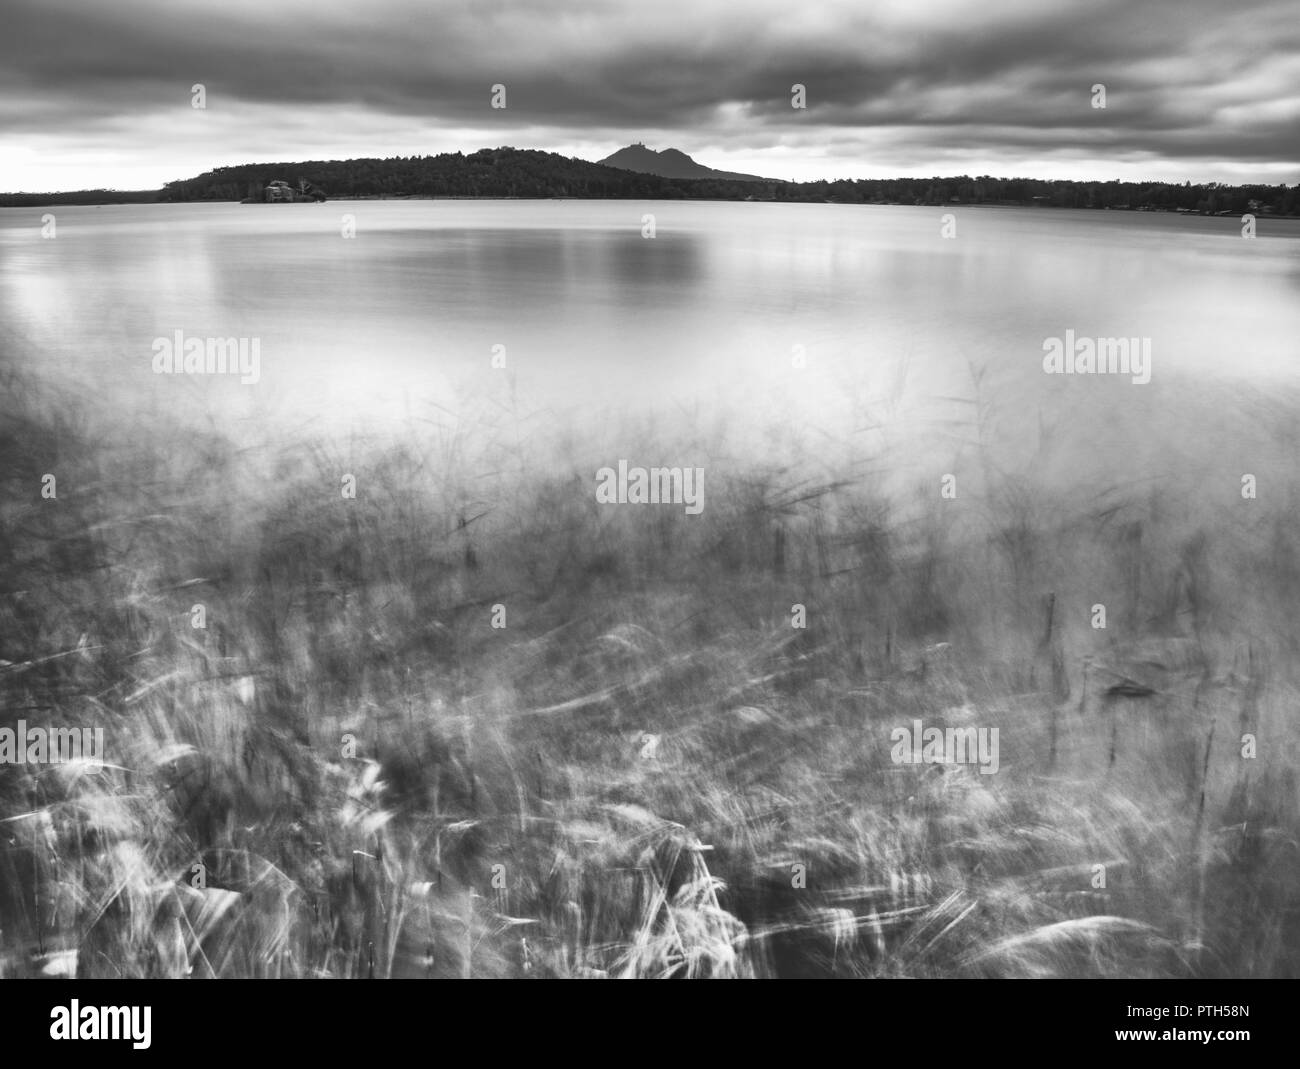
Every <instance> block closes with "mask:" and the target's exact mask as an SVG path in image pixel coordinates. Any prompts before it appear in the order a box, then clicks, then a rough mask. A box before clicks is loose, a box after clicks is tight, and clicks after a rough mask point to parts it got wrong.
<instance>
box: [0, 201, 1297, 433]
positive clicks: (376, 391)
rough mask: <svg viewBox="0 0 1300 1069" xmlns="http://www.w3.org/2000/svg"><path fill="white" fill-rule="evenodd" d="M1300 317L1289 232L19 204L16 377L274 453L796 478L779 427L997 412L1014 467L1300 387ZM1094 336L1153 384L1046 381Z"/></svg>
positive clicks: (935, 220) (528, 204)
mask: <svg viewBox="0 0 1300 1069" xmlns="http://www.w3.org/2000/svg"><path fill="white" fill-rule="evenodd" d="M945 211H951V213H952V219H951V220H950V221H949V223H950V224H951V225H950V226H949V227H948V229H949V230H950V231H951V230H952V229H953V227H954V226H955V233H953V236H951V237H945V236H944V234H943V232H944V229H945V219H944V215H945ZM47 213H49V214H52V215H53V216H54V224H53V225H54V236H53V238H47V237H43V236H42V232H43V229H45V230H47V231H48V229H49V228H48V226H46V227H43V222H42V220H43V217H46V216H47ZM650 216H653V233H654V236H653V237H647V236H645V234H646V233H648V232H649V231H648V226H649V223H650V220H649V219H648V217H650ZM349 217H350V218H349ZM349 229H353V230H354V233H355V236H352V237H347V236H344V235H345V232H346V231H348V230H349ZM1298 297H1300V221H1296V220H1274V219H1270V218H1268V217H1261V218H1260V219H1259V222H1258V236H1257V237H1256V238H1255V239H1253V240H1247V239H1244V238H1243V237H1242V224H1241V221H1240V220H1239V219H1236V218H1200V217H1187V216H1175V215H1162V214H1147V213H1129V212H1123V213H1121V212H1095V211H1094V212H1085V211H1053V210H1050V209H1040V210H1031V209H999V208H963V207H959V206H953V207H952V208H951V209H943V208H935V207H924V208H920V207H894V206H853V205H834V204H791V205H781V204H764V203H711V202H698V201H695V202H631V201H427V200H425V201H353V202H348V201H333V202H328V203H325V204H319V205H317V204H301V205H238V204H228V203H220V204H182V205H125V206H103V207H59V208H47V209H0V325H2V329H3V335H2V337H3V345H4V356H5V358H7V359H8V360H10V361H17V362H18V364H19V365H20V366H23V367H25V368H27V369H35V370H38V371H39V373H40V374H42V375H43V376H46V377H48V378H50V379H52V380H54V381H57V382H59V383H62V384H64V385H67V386H69V387H70V388H73V389H80V390H82V391H84V393H85V395H86V396H87V397H88V398H93V399H94V400H95V402H96V404H97V405H99V406H100V407H101V408H107V409H109V410H112V411H121V412H122V413H124V417H123V418H128V417H129V418H138V419H144V420H147V419H149V418H150V417H151V414H152V415H155V416H161V415H166V416H169V417H177V416H182V417H184V416H193V418H201V419H202V420H203V421H204V423H205V425H211V426H216V427H217V428H219V429H223V430H227V431H229V432H230V433H232V434H235V435H242V436H245V437H247V436H251V435H257V434H264V433H266V432H267V431H268V429H269V428H277V429H279V430H281V431H285V432H288V433H301V432H302V431H303V430H304V428H315V429H317V430H320V431H323V432H326V433H334V432H337V431H341V430H345V431H348V432H350V433H354V432H356V431H358V430H367V429H369V430H375V429H382V428H384V427H388V426H393V425H394V421H395V420H396V421H412V420H421V419H426V418H427V419H435V420H445V419H447V418H448V414H449V413H450V414H453V416H454V418H457V419H464V418H465V415H464V414H465V412H467V411H468V410H469V407H473V406H475V405H478V406H479V407H480V408H481V407H482V406H483V405H487V406H488V407H491V406H493V405H496V406H506V407H512V406H513V407H512V411H513V412H514V414H515V415H516V416H517V417H518V416H519V413H520V412H527V413H532V414H536V413H545V414H546V418H548V419H554V420H557V421H560V422H561V423H563V424H564V425H565V426H567V427H568V428H569V433H570V434H576V435H577V436H578V437H579V438H582V437H583V436H584V435H587V436H598V437H600V439H601V442H602V447H606V446H607V447H609V448H620V447H621V446H620V444H619V443H618V442H617V441H614V442H613V443H611V440H610V438H611V435H612V436H613V438H614V439H617V438H618V435H619V434H620V433H621V432H622V431H623V430H625V429H626V430H628V432H629V433H630V432H631V428H633V427H637V428H640V429H639V430H638V432H637V433H638V434H645V433H647V432H646V428H647V427H653V426H654V425H655V421H656V420H659V419H677V420H679V421H680V420H682V419H683V418H686V419H689V420H692V421H699V420H721V421H723V422H726V423H727V424H728V426H729V427H730V428H731V430H729V431H728V432H727V433H728V434H729V435H731V437H730V438H729V441H730V442H731V443H732V444H733V445H735V446H737V447H741V446H743V448H745V449H746V450H759V451H760V452H761V451H764V450H766V451H768V452H770V453H771V454H772V455H773V456H774V457H775V456H778V455H779V453H780V450H781V448H783V447H782V445H781V443H780V442H778V441H776V440H775V439H774V437H773V434H772V433H771V428H772V427H781V426H784V427H786V428H787V429H789V428H797V429H798V430H799V433H800V434H801V435H803V439H802V440H803V442H804V445H805V447H808V448H813V449H817V448H819V446H817V444H816V440H817V439H818V437H819V436H820V437H822V438H824V439H825V440H826V441H827V442H847V441H850V440H855V439H854V436H855V435H863V434H866V435H868V436H871V435H875V436H880V435H885V436H886V437H888V438H889V443H890V444H892V445H893V446H895V447H898V448H908V449H910V450H911V451H913V452H915V451H916V450H917V449H924V448H926V445H925V443H927V442H934V441H937V440H938V439H940V438H944V437H947V438H949V439H952V440H965V439H968V438H969V437H970V435H971V433H973V432H972V431H971V430H970V428H971V426H973V424H972V423H971V419H970V417H971V415H972V413H974V412H979V413H981V418H982V419H983V421H984V423H983V426H984V430H983V431H981V432H980V433H981V434H982V433H985V432H986V431H988V430H989V429H990V428H995V433H994V434H993V437H995V438H997V439H998V440H999V441H1001V442H1003V443H1005V444H1007V445H1008V446H1009V447H1012V448H1013V450H1014V449H1015V448H1020V447H1021V446H1023V445H1024V444H1025V443H1029V442H1031V440H1032V439H1033V436H1034V435H1036V434H1039V433H1041V427H1042V424H1043V421H1044V420H1045V419H1046V420H1047V421H1048V422H1051V421H1053V420H1055V421H1058V422H1059V421H1060V420H1062V419H1064V420H1066V422H1069V421H1070V420H1071V419H1072V418H1077V416H1078V414H1079V413H1081V412H1084V411H1086V410H1088V408H1089V406H1090V405H1092V404H1097V405H1102V406H1103V407H1104V409H1105V411H1107V412H1110V413H1116V412H1118V413H1120V414H1121V415H1122V414H1124V413H1125V412H1126V411H1128V410H1129V409H1131V418H1130V420H1129V423H1130V425H1131V426H1132V427H1133V429H1134V431H1135V433H1136V432H1138V431H1140V430H1142V428H1143V426H1144V424H1145V422H1146V421H1149V420H1150V418H1151V414H1152V405H1153V404H1155V403H1156V402H1154V401H1153V398H1155V397H1157V396H1161V394H1160V391H1161V389H1168V388H1170V387H1171V384H1173V383H1176V382H1184V383H1186V382H1195V383H1200V384H1210V385H1212V387H1213V389H1214V390H1216V391H1219V392H1220V395H1221V396H1223V397H1224V398H1225V399H1230V398H1231V396H1232V394H1233V391H1235V390H1237V389H1239V388H1242V387H1243V385H1245V384H1253V386H1254V387H1255V388H1259V387H1260V386H1263V387H1264V388H1265V389H1266V390H1271V389H1273V387H1274V386H1277V387H1279V388H1281V387H1284V386H1291V385H1294V384H1295V383H1296V382H1297V381H1298V379H1297V362H1296V360H1295V359H1294V358H1295V356H1296V339H1297V338H1298V337H1300V300H1298V299H1297V298H1298ZM177 331H182V332H183V334H184V337H186V338H196V337H197V338H200V339H202V338H209V337H215V338H242V339H255V340H256V342H257V346H256V348H257V351H258V354H259V364H260V366H259V369H258V377H257V381H256V383H252V384H241V382H240V381H239V377H238V376H232V375H223V376H199V375H188V376H186V375H167V374H159V373H156V372H155V370H154V359H155V354H156V349H155V342H156V340H157V339H160V338H161V339H172V338H173V337H174V336H175V334H176V332H177ZM1066 332H1071V336H1078V337H1086V338H1089V339H1106V338H1122V339H1132V340H1133V344H1134V346H1135V349H1134V352H1135V353H1136V351H1137V349H1136V346H1137V342H1138V339H1147V345H1148V347H1149V350H1148V351H1149V352H1150V354H1151V355H1150V367H1149V369H1148V371H1149V375H1150V382H1149V383H1147V384H1145V385H1141V384H1137V383H1135V382H1134V377H1133V376H1121V375H1105V376H1103V375H1092V376H1085V375H1074V376H1070V375H1048V374H1047V373H1045V371H1044V364H1043V361H1044V352H1045V349H1044V347H1045V343H1046V339H1051V338H1065V337H1066ZM502 347H503V348H502ZM494 353H495V354H496V358H497V362H498V363H501V362H504V365H505V366H504V368H502V367H494V366H493V358H494ZM467 406H468V407H467ZM1045 409H1047V410H1050V411H1049V414H1048V415H1047V416H1044V410H1045ZM475 410H476V411H477V409H475ZM683 414H685V415H683ZM760 429H762V430H761V433H759V430H760ZM809 434H811V435H812V439H811V445H809V441H810V439H809V438H808V435H809ZM963 436H965V439H964V438H963ZM778 437H779V436H778ZM629 448H630V446H629Z"/></svg>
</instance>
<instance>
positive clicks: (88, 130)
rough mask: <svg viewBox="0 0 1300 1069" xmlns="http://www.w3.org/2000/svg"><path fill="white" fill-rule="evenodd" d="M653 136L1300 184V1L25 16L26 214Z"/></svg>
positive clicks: (816, 168)
mask: <svg viewBox="0 0 1300 1069" xmlns="http://www.w3.org/2000/svg"><path fill="white" fill-rule="evenodd" d="M196 85H201V86H202V87H203V97H204V100H203V103H204V104H205V107H203V108H201V109H200V108H196V107H194V106H193V104H194V100H195V95H196V94H195V91H194V87H195V86H196ZM496 85H503V86H505V105H506V106H505V107H504V108H494V107H492V98H493V87H494V86H496ZM795 85H801V86H803V87H804V94H803V95H804V103H805V104H806V106H805V107H803V108H796V107H793V106H792V102H793V97H794V91H793V88H792V87H793V86H795ZM1098 85H1100V86H1104V87H1105V89H1104V92H1105V105H1106V106H1105V107H1104V108H1101V107H1097V106H1095V105H1096V103H1097V102H1098V101H1099V99H1100V97H1099V95H1098V94H1097V92H1096V91H1095V90H1094V86H1098ZM498 100H499V97H498ZM634 141H640V142H644V143H645V144H646V145H648V146H650V147H651V148H656V149H662V148H667V147H670V146H671V147H675V148H679V149H681V150H683V151H685V152H688V153H690V154H691V155H692V156H694V157H695V158H696V159H697V160H699V161H700V162H701V163H705V164H707V165H709V166H712V167H717V168H720V169H724V170H730V171H742V172H746V173H751V174H759V175H764V176H767V177H772V178H784V179H792V180H811V179H817V178H842V177H848V178H880V177H890V176H931V175H955V174H971V175H979V174H991V175H995V176H1024V177H1034V178H1066V179H1081V180H1107V179H1112V178H1119V179H1130V180H1143V179H1148V180H1165V181H1177V182H1182V181H1193V182H1200V181H1222V182H1271V183H1277V182H1286V183H1288V184H1293V183H1296V182H1300V162H1297V160H1298V158H1300V152H1298V151H1297V150H1300V15H1298V14H1297V7H1296V0H1235V2H1234V3H1231V4H1227V3H1224V2H1223V0H806V2H800V0H726V2H721V3H719V2H714V0H530V2H528V3H522V2H519V0H511V2H500V0H447V2H445V0H424V2H417V0H366V2H365V3H359V2H358V0H311V2H310V3H306V2H302V0H0V190H4V191H7V192H14V191H33V192H47V191H56V190H72V189H88V188H99V187H104V188H116V189H150V188H157V187H158V186H160V185H161V184H162V183H164V182H167V181H170V180H173V179H181V178H187V177H192V176H194V175H197V174H200V173H203V172H205V171H208V170H211V169H212V168H214V167H218V166H225V165H232V164H238V163H252V162H267V163H270V162H280V161H293V160H306V159H345V158H349V157H358V156H381V157H382V156H423V155H428V154H434V153H439V152H453V151H463V152H471V151H474V150H476V149H479V148H486V147H497V146H500V145H513V146H515V147H518V148H536V149H544V150H547V151H553V152H560V153H563V154H565V155H570V156H578V157H580V158H583V159H589V160H598V159H600V158H602V157H604V156H606V155H608V154H609V153H611V152H613V151H614V150H615V149H617V148H620V147H622V146H623V145H626V144H629V143H631V142H634Z"/></svg>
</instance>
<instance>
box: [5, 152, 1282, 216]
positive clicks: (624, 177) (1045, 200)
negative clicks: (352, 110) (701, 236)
mask: <svg viewBox="0 0 1300 1069" xmlns="http://www.w3.org/2000/svg"><path fill="white" fill-rule="evenodd" d="M300 178H305V179H307V180H308V181H309V182H311V183H312V185H314V186H316V187H317V188H318V189H320V190H322V191H323V192H324V193H325V194H326V196H328V197H330V198H340V197H342V198H347V197H395V198H396V197H522V198H545V197H564V198H578V199H585V198H608V199H648V200H651V199H652V200H688V199H692V200H694V199H698V200H760V201H794V202H804V203H809V202H811V203H818V202H831V203H843V204H913V205H932V206H940V205H949V204H993V205H1039V206H1043V207H1052V208H1109V209H1117V210H1123V209H1129V210H1144V211H1183V212H1196V213H1201V214H1208V215H1214V214H1225V215H1226V214H1231V215H1238V214H1245V213H1246V212H1248V211H1250V212H1257V213H1263V214H1275V215H1297V214H1300V184H1297V185H1295V186H1286V185H1275V186H1270V185H1239V186H1236V185H1226V184H1223V183H1218V182H1210V183H1195V184H1194V183H1191V182H1184V183H1183V184H1182V185H1179V184H1177V183H1174V182H1118V181H1111V182H1079V181H1049V180H1042V179H1032V178H994V177H992V176H989V175H980V176H978V177H971V176H970V175H960V176H957V177H947V178H886V179H881V178H859V179H838V180H836V181H825V180H823V181H818V182H780V181H775V180H772V181H759V182H753V181H735V180H731V179H724V178H693V179H687V178H660V177H658V176H656V175H650V174H639V173H636V172H633V171H623V170H620V169H618V168H615V167H605V166H602V165H601V164H598V163H588V162H587V161H585V160H577V159H571V158H569V157H567V156H560V155H558V154H556V153H553V152H540V151H536V150H530V149H513V148H496V149H481V150H479V151H478V152H473V153H470V154H468V155H466V154H464V153H460V152H449V153H443V154H442V155H438V156H408V157H402V156H398V157H394V158H392V159H356V160H309V161H305V162H302V163H250V164H241V165H238V166H233V167H218V168H216V169H215V170H213V171H209V172H207V173H206V174H201V175H198V176H197V177H195V178H187V179H182V180H179V181H175V182H168V183H167V184H166V185H165V186H164V187H163V188H162V189H160V190H146V191H135V192H119V191H113V190H90V191H82V192H79V193H56V194H44V195H42V194H32V193H19V194H0V204H3V205H7V206H31V205H37V204H105V203H135V202H141V201H158V202H172V203H182V202H188V201H213V200H216V201H237V200H241V199H244V198H246V197H260V195H261V191H262V189H263V188H265V186H266V185H267V183H269V182H271V181H273V180H275V179H285V180H287V181H288V182H289V184H290V185H291V186H296V185H297V182H298V179H300Z"/></svg>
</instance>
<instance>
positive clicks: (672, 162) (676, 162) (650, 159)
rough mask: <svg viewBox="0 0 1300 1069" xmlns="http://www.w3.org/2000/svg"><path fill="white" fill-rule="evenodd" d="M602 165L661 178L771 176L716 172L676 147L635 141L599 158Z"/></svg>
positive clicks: (731, 179)
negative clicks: (652, 146) (658, 147)
mask: <svg viewBox="0 0 1300 1069" xmlns="http://www.w3.org/2000/svg"><path fill="white" fill-rule="evenodd" d="M600 163H601V165H602V166H604V167H617V168H619V169H620V170H624V171H636V172H637V173H638V174H653V175H658V176H659V177H660V178H718V179H723V180H725V181H729V182H770V181H772V179H770V178H760V177H758V176H757V175H753V174H737V173H736V172H735V171H715V170H714V169H713V168H712V167H706V166H704V164H702V163H696V162H695V161H694V160H693V159H691V158H690V156H688V155H686V153H685V152H682V151H680V150H679V149H675V148H666V149H664V150H663V151H661V152H656V151H655V150H654V149H650V148H646V147H645V145H643V144H641V143H640V142H637V143H636V144H635V145H628V146H627V148H621V149H619V150H618V151H617V152H615V153H614V154H613V155H612V156H606V157H605V158H604V159H603V160H601V161H600Z"/></svg>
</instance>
